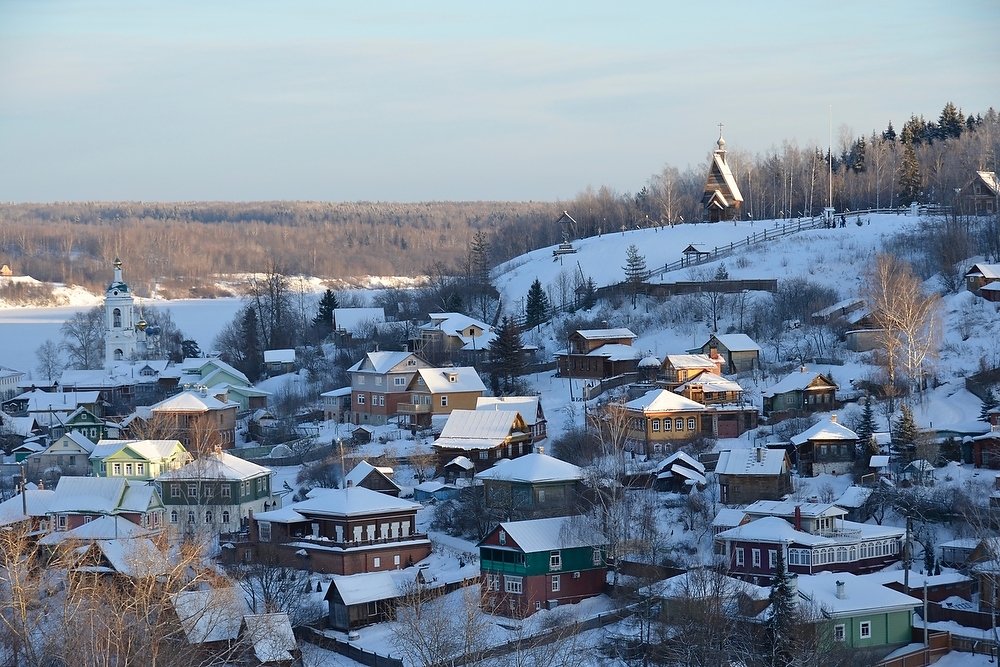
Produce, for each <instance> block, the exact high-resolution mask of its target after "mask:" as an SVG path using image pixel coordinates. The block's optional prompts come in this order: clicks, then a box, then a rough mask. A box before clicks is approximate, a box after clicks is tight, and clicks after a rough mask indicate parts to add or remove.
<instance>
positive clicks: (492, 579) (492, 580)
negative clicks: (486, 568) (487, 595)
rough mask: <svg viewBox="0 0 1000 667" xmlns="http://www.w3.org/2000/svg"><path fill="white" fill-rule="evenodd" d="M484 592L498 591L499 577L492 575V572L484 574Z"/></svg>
mask: <svg viewBox="0 0 1000 667" xmlns="http://www.w3.org/2000/svg"><path fill="white" fill-rule="evenodd" d="M486 590H488V591H498V590H500V575H499V574H494V573H492V572H487V573H486Z"/></svg>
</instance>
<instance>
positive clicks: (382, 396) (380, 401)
mask: <svg viewBox="0 0 1000 667" xmlns="http://www.w3.org/2000/svg"><path fill="white" fill-rule="evenodd" d="M375 398H377V399H378V404H379V407H382V406H384V405H385V394H379V395H378V396H376V397H375ZM372 405H375V401H372Z"/></svg>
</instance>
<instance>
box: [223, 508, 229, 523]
mask: <svg viewBox="0 0 1000 667" xmlns="http://www.w3.org/2000/svg"><path fill="white" fill-rule="evenodd" d="M222 523H229V510H222Z"/></svg>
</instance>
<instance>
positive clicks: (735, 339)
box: [709, 333, 760, 352]
mask: <svg viewBox="0 0 1000 667" xmlns="http://www.w3.org/2000/svg"><path fill="white" fill-rule="evenodd" d="M712 335H713V337H714V338H715V339H716V340H717V341H719V343H720V344H721V345H722V346H723V347H725V348H726V349H727V350H729V351H730V352H760V346H759V345H757V343H755V342H753V339H752V338H750V336H748V335H746V334H741V333H734V334H712ZM709 342H711V339H709Z"/></svg>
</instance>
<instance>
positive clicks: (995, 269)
mask: <svg viewBox="0 0 1000 667" xmlns="http://www.w3.org/2000/svg"><path fill="white" fill-rule="evenodd" d="M965 277H966V278H986V279H987V280H995V279H998V278H1000V264H973V265H972V268H971V269H969V270H968V271H966V273H965Z"/></svg>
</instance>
